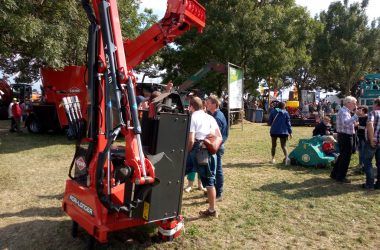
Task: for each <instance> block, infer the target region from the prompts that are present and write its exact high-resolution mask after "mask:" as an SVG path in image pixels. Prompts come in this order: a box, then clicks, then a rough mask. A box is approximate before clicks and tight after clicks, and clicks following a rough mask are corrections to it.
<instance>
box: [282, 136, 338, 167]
mask: <svg viewBox="0 0 380 250" xmlns="http://www.w3.org/2000/svg"><path fill="white" fill-rule="evenodd" d="M322 144H323V139H322V137H321V136H314V137H312V138H311V139H300V140H299V142H298V145H297V147H296V148H295V149H294V150H293V151H292V152H291V153H290V155H289V158H290V161H291V163H292V164H293V165H303V166H310V167H327V166H329V165H330V164H331V163H332V162H333V161H334V160H335V158H334V157H333V156H328V155H326V154H325V153H324V152H323V151H322ZM335 148H337V145H335Z"/></svg>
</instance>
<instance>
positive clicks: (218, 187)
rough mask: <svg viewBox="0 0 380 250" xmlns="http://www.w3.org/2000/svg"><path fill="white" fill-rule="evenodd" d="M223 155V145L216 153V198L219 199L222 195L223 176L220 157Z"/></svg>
mask: <svg viewBox="0 0 380 250" xmlns="http://www.w3.org/2000/svg"><path fill="white" fill-rule="evenodd" d="M223 155H224V144H222V145H221V146H220V148H219V150H218V152H216V176H215V178H216V184H215V189H216V197H219V196H221V195H222V193H223V183H224V174H223V168H222V156H223Z"/></svg>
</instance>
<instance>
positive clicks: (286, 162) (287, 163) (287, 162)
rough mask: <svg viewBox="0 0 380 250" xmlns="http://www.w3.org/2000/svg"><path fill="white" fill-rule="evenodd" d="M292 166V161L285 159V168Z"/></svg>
mask: <svg viewBox="0 0 380 250" xmlns="http://www.w3.org/2000/svg"><path fill="white" fill-rule="evenodd" d="M289 165H290V159H289V158H286V159H285V166H289Z"/></svg>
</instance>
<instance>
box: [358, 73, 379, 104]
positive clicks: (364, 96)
mask: <svg viewBox="0 0 380 250" xmlns="http://www.w3.org/2000/svg"><path fill="white" fill-rule="evenodd" d="M379 96H380V73H377V74H368V75H366V76H365V77H364V79H363V80H362V81H360V93H359V95H358V100H359V104H360V105H367V106H368V107H369V109H370V110H372V105H373V100H374V99H376V98H378V97H379Z"/></svg>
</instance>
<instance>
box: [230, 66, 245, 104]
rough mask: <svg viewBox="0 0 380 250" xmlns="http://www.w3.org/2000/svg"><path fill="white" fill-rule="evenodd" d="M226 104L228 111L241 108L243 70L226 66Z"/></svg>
mask: <svg viewBox="0 0 380 250" xmlns="http://www.w3.org/2000/svg"><path fill="white" fill-rule="evenodd" d="M228 104H229V108H230V109H242V108H243V69H242V68H241V67H239V66H236V65H233V64H230V63H229V64H228Z"/></svg>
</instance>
